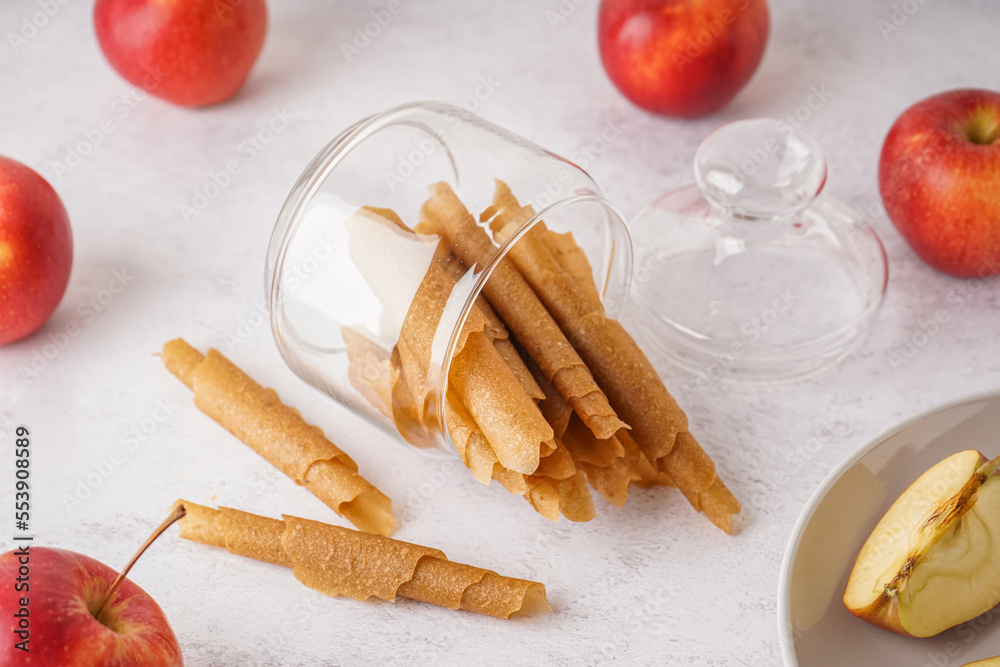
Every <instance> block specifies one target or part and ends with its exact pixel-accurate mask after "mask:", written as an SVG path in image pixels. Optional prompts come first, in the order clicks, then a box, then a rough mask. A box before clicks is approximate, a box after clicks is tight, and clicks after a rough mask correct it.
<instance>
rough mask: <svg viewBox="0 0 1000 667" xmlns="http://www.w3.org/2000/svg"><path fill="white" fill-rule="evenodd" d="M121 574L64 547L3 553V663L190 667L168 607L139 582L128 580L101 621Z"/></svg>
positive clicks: (0, 645) (0, 570)
mask: <svg viewBox="0 0 1000 667" xmlns="http://www.w3.org/2000/svg"><path fill="white" fill-rule="evenodd" d="M116 575H117V573H116V572H115V571H114V570H112V569H111V568H110V567H108V566H107V565H105V564H103V563H101V562H100V561H96V560H94V559H93V558H90V557H88V556H84V555H82V554H78V553H74V552H72V551H65V550H63V549H50V548H46V547H31V548H30V549H28V550H27V553H24V552H20V551H18V550H15V551H9V552H7V553H5V554H0V582H2V585H0V619H2V620H0V664H2V665H24V664H30V665H32V666H35V665H37V666H38V667H168V666H169V667H179V666H180V665H183V664H184V662H183V659H182V658H181V649H180V646H178V644H177V638H176V637H175V636H174V633H173V631H172V630H171V629H170V625H168V624H167V619H166V617H165V616H164V615H163V612H162V611H161V610H160V607H159V606H158V605H157V604H156V602H154V601H153V598H151V597H149V595H148V594H147V593H146V592H145V591H144V590H142V589H141V588H139V587H138V586H137V585H135V584H134V583H132V581H130V580H128V579H125V580H123V581H122V583H121V585H120V586H119V587H118V589H117V590H116V591H115V593H114V595H113V598H112V600H111V601H110V602H109V603H108V605H107V606H106V607H105V608H104V610H103V611H102V612H101V617H100V619H98V618H95V617H94V613H95V612H96V611H97V610H98V607H100V605H101V602H102V601H103V599H104V593H105V592H106V591H107V590H108V588H109V587H110V586H111V584H112V582H113V581H114V579H115V577H116ZM24 610H27V611H24ZM22 642H26V643H22ZM22 648H26V649H28V651H27V652H26V651H24V650H22Z"/></svg>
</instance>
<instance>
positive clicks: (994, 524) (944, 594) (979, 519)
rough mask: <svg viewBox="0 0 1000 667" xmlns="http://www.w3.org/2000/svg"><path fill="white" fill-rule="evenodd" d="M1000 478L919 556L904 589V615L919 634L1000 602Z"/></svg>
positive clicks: (926, 634)
mask: <svg viewBox="0 0 1000 667" xmlns="http://www.w3.org/2000/svg"><path fill="white" fill-rule="evenodd" d="M998 549H1000V478H997V477H991V478H990V479H988V480H986V481H985V482H984V483H983V484H982V486H980V487H979V491H978V492H977V493H976V502H975V504H974V505H973V506H972V507H971V509H969V511H968V512H966V513H965V514H963V515H962V516H961V517H960V518H959V519H957V520H956V521H954V522H953V523H952V525H951V527H950V528H949V529H948V530H947V531H946V532H945V533H944V535H942V536H941V537H940V538H939V539H938V540H937V541H936V542H935V543H934V544H933V546H931V548H930V549H929V550H928V551H927V552H926V553H925V554H924V555H923V556H922V557H921V558H920V559H919V561H918V562H917V564H916V566H915V567H914V568H913V571H912V573H911V574H910V576H909V580H908V582H907V585H906V587H905V588H904V589H903V590H902V591H901V592H900V594H899V618H900V621H901V622H902V624H903V627H904V628H906V630H907V632H909V633H910V634H911V635H913V636H915V637H930V636H932V635H936V634H938V633H939V632H942V631H944V630H947V629H948V628H950V627H952V626H954V625H957V624H959V623H964V622H965V621H969V620H972V619H973V618H975V617H976V616H978V615H979V614H981V613H983V612H984V611H986V610H987V609H991V608H993V607H994V606H995V605H996V604H997V602H1000V557H998V556H1000V551H998Z"/></svg>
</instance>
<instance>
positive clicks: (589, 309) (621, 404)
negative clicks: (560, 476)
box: [490, 187, 740, 533]
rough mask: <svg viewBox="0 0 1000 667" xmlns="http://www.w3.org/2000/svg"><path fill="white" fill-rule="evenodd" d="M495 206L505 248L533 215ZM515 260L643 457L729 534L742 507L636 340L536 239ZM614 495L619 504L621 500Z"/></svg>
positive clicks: (503, 192)
mask: <svg viewBox="0 0 1000 667" xmlns="http://www.w3.org/2000/svg"><path fill="white" fill-rule="evenodd" d="M493 206H494V210H495V211H496V213H495V215H494V216H493V219H492V221H491V223H490V226H491V227H492V228H493V230H494V233H495V234H496V237H497V240H498V242H501V243H502V242H504V241H506V240H507V239H508V238H509V237H510V236H511V235H512V234H513V233H514V232H516V231H517V229H518V228H520V226H521V225H522V224H524V222H525V221H527V220H528V219H530V218H531V217H533V216H534V211H533V210H532V209H531V208H530V207H521V206H520V205H519V204H518V203H517V200H516V199H514V197H513V196H512V195H511V194H510V191H509V190H507V189H505V188H503V187H499V188H498V189H497V198H496V200H495V201H494V205H493ZM510 258H511V259H512V260H513V262H514V264H515V265H516V266H517V270H518V271H520V273H521V274H522V275H523V276H524V277H525V279H526V280H527V281H528V283H529V284H530V285H531V287H532V288H533V289H534V290H535V292H536V293H537V294H538V296H539V298H540V299H541V301H542V302H543V303H544V304H545V307H546V308H548V310H549V312H551V313H552V316H553V317H554V318H555V320H556V322H558V323H559V326H560V328H561V329H562V330H563V331H564V332H565V333H566V337H567V338H568V339H569V340H570V341H571V342H572V344H573V345H574V347H576V349H577V350H578V352H579V353H580V356H581V357H582V358H583V359H584V361H586V363H587V365H588V366H589V368H590V370H591V372H592V373H593V375H594V377H595V378H596V379H597V381H598V383H599V384H600V386H601V387H602V388H603V389H604V390H605V391H606V392H607V395H608V397H609V399H610V401H611V403H612V405H613V407H614V408H615V411H616V412H617V413H618V414H620V415H621V416H622V417H624V418H625V420H626V421H627V422H628V424H629V426H631V427H632V430H631V434H632V436H633V438H634V439H635V441H636V442H637V443H638V445H639V447H640V448H641V449H642V452H643V454H645V456H646V458H647V459H648V460H649V461H650V462H651V463H654V464H655V465H656V467H657V468H658V469H659V470H662V471H663V472H665V473H666V474H667V475H669V477H670V478H671V479H672V480H673V481H674V482H675V483H676V484H677V486H678V487H679V488H680V489H681V491H682V492H683V493H684V496H685V497H686V498H687V499H688V502H690V503H691V505H692V506H693V507H694V508H695V509H697V510H698V511H703V512H705V513H706V514H707V515H708V517H709V519H711V520H712V522H713V523H714V524H715V525H717V526H718V527H719V528H721V529H722V530H724V531H725V532H727V533H728V532H729V531H730V527H731V521H732V515H733V514H734V513H736V512H739V511H740V505H739V503H738V502H737V501H736V499H735V498H734V497H733V496H732V494H731V493H730V492H729V489H727V488H726V486H725V484H723V483H722V481H721V480H720V479H719V477H718V475H716V473H715V464H714V463H713V462H712V460H711V459H710V458H709V456H708V454H706V453H705V451H704V450H703V449H702V448H701V446H700V445H699V444H698V441H697V440H695V438H694V436H692V435H691V433H690V432H689V431H688V422H687V416H686V415H685V414H684V411H683V410H681V409H680V407H679V406H678V405H677V402H676V401H675V400H674V398H673V397H672V396H671V395H670V393H669V392H668V391H667V389H666V387H665V386H664V385H663V382H662V381H661V380H660V377H659V375H657V373H656V371H655V369H654V368H653V365H652V364H651V363H650V362H649V359H648V358H647V357H646V355H645V354H644V353H643V352H642V350H641V349H640V348H639V346H638V345H637V344H636V342H635V340H634V339H633V338H632V336H630V335H629V334H628V332H627V331H625V328H624V327H622V325H621V323H619V322H618V321H616V320H612V319H609V318H607V317H606V316H605V315H604V312H603V311H601V310H598V309H596V308H595V307H594V304H593V303H592V301H591V300H590V299H589V298H588V297H587V295H586V293H585V292H584V291H583V290H582V289H581V288H580V286H579V284H578V283H577V281H576V280H575V279H574V278H573V277H572V276H571V275H569V274H568V273H567V272H566V271H565V270H563V268H562V267H561V266H560V265H559V263H558V262H556V261H555V258H554V257H553V256H552V253H551V252H549V250H548V248H546V247H545V245H543V244H542V243H540V242H539V241H538V239H537V238H536V237H533V236H532V235H531V234H526V235H524V236H523V237H522V238H521V240H520V241H519V242H518V243H516V244H514V246H513V247H512V248H511V251H510ZM636 478H637V479H638V475H637V477H636ZM588 479H591V481H592V482H593V479H592V478H590V477H589V476H588ZM626 488H627V484H626ZM613 497H614V498H615V502H618V501H619V500H620V496H618V495H617V494H613Z"/></svg>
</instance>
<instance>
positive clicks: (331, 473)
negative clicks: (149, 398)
mask: <svg viewBox="0 0 1000 667" xmlns="http://www.w3.org/2000/svg"><path fill="white" fill-rule="evenodd" d="M162 358H163V363H164V365H165V366H166V367H167V369H168V370H169V371H170V372H171V373H173V374H174V375H176V376H177V377H178V378H179V379H180V380H181V381H182V382H183V383H184V384H185V385H187V386H188V388H190V389H191V390H193V391H194V403H195V405H196V406H197V407H198V408H199V409H200V410H201V411H202V412H204V413H205V414H206V415H208V416H209V417H211V418H212V419H214V420H215V421H216V422H218V423H219V424H220V425H221V426H223V427H224V428H225V429H226V430H228V431H229V432H230V433H232V434H233V435H235V436H236V437H237V438H239V439H240V440H241V441H242V442H243V443H244V444H246V445H247V446H249V447H250V448H251V449H253V450H254V451H255V452H257V453H258V454H260V455H261V456H262V457H263V458H264V459H266V460H267V461H268V462H269V463H271V465H273V466H275V467H276V468H278V469H279V470H280V471H281V472H283V473H284V474H285V475H287V476H288V477H290V478H291V479H292V480H293V481H294V482H295V483H296V484H299V485H301V486H305V487H306V488H307V489H308V490H309V491H310V492H311V493H312V494H313V495H315V496H316V497H317V498H319V499H320V500H321V501H323V503H324V504H326V505H327V506H329V507H330V508H331V509H333V511H335V512H336V513H337V514H339V515H340V516H342V517H344V518H346V519H347V520H348V521H350V522H351V523H353V524H354V525H355V526H357V527H358V528H360V529H361V530H364V531H367V532H370V533H376V534H379V535H388V534H389V533H391V532H392V529H393V527H394V526H395V523H396V521H395V519H394V518H393V515H392V503H391V501H390V500H389V498H388V497H387V496H386V495H385V494H384V493H382V492H381V491H379V490H378V489H377V488H375V487H374V486H373V485H372V484H371V483H369V482H368V481H367V480H366V479H365V478H363V477H362V476H361V475H359V474H358V465H357V464H356V463H355V462H354V460H353V459H351V457H350V456H348V455H347V454H345V453H344V452H343V451H341V449H340V448H339V447H337V446H336V445H334V444H333V443H332V442H330V441H329V440H328V439H327V438H326V436H325V435H324V434H323V431H322V429H320V428H319V427H318V426H314V425H311V424H309V423H308V422H306V421H305V419H303V418H302V415H301V414H300V413H299V411H298V410H296V409H294V408H292V407H289V406H287V405H285V404H284V403H282V402H281V399H279V398H278V394H277V392H275V391H274V390H273V389H266V388H264V387H262V386H261V385H260V384H258V383H257V382H255V381H254V380H253V379H252V378H251V377H250V376H248V375H247V374H246V373H244V372H243V371H242V370H240V369H239V368H238V367H237V366H236V365H235V364H233V363H232V362H231V361H229V360H228V359H226V357H224V356H223V355H222V354H221V353H220V352H218V351H217V350H214V349H211V350H209V351H208V354H207V355H202V354H201V353H200V352H199V351H198V350H196V349H195V348H193V347H191V346H190V345H188V344H187V342H185V341H184V340H183V339H180V338H178V339H176V340H172V341H170V342H169V343H167V344H166V345H164V346H163V352H162Z"/></svg>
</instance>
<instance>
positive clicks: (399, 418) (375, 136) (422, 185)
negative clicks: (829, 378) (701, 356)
mask: <svg viewBox="0 0 1000 667" xmlns="http://www.w3.org/2000/svg"><path fill="white" fill-rule="evenodd" d="M504 188H509V191H510V194H512V195H513V197H515V198H516V200H517V201H518V202H519V203H520V204H521V205H522V206H529V205H530V207H531V210H532V212H533V213H534V215H532V216H530V217H527V218H526V219H524V221H523V224H520V225H519V227H518V229H517V230H516V231H515V232H513V233H512V234H511V233H510V230H507V233H506V234H505V235H504V237H503V238H499V237H498V241H497V242H496V243H495V244H491V245H489V246H488V247H487V248H485V249H484V252H483V253H482V254H480V256H479V260H480V261H477V262H474V263H471V264H470V263H469V262H465V263H462V262H457V261H454V260H453V259H452V258H451V257H450V255H449V254H448V253H447V252H444V253H442V252H441V246H440V243H439V241H440V240H441V238H440V236H439V235H438V234H437V233H436V230H435V229H434V227H433V225H430V224H429V222H428V220H427V217H428V207H429V206H431V207H433V204H434V202H433V201H432V200H433V198H434V197H435V196H438V195H441V196H445V195H447V194H448V193H453V194H454V196H455V197H457V202H458V203H457V204H456V207H464V210H466V211H468V213H469V214H471V215H472V216H473V217H474V218H475V220H476V221H477V223H478V224H477V225H475V226H476V227H477V228H478V229H480V230H484V228H486V229H488V227H487V223H486V221H485V218H484V217H483V214H484V213H485V212H487V211H488V210H489V209H490V208H491V207H493V206H494V204H495V199H496V197H497V195H498V192H503V191H504V190H503V189H504ZM542 218H544V219H545V224H546V225H547V227H548V229H550V230H552V232H554V233H555V232H570V231H571V232H572V233H573V236H574V238H575V239H576V242H577V243H578V244H579V245H580V247H582V249H583V250H584V251H585V253H586V256H587V258H588V259H589V265H590V267H591V271H592V274H593V279H594V283H595V285H596V287H597V290H598V292H599V294H600V298H601V300H602V301H603V303H604V307H605V310H606V312H607V313H608V314H609V315H610V316H613V317H617V316H619V315H620V314H621V312H622V309H623V308H624V305H625V302H626V299H627V296H628V290H629V285H630V281H631V269H632V247H631V243H630V240H629V236H628V231H627V227H626V225H625V223H624V221H623V219H622V217H621V215H620V214H619V213H618V212H617V211H616V210H615V208H614V207H613V206H612V205H611V204H610V203H608V202H607V201H606V200H605V199H603V198H602V196H601V193H600V190H599V189H598V188H597V186H596V185H595V184H594V182H593V181H592V180H591V178H590V177H589V176H588V175H587V174H586V173H585V172H583V171H582V170H581V169H580V168H579V167H577V166H575V165H573V164H571V163H569V162H567V161H566V160H563V159H562V158H560V157H558V156H556V155H553V154H552V153H549V152H547V151H545V150H543V149H542V148H540V147H538V146H536V145H534V144H532V143H531V142H529V141H526V140H525V139H522V138H521V137H518V136H516V135H514V134H512V133H510V132H508V131H506V130H504V129H502V128H500V127H497V126H496V125H493V124H491V123H489V122H487V121H485V120H483V119H482V118H479V117H477V116H475V115H473V114H471V113H469V112H467V111H465V110H463V109H460V108H458V107H455V106H452V105H449V104H443V103H434V102H423V103H414V104H407V105H404V106H401V107H397V108H394V109H391V110H389V111H386V112H384V113H380V114H377V115H375V116H372V117H370V118H367V119H364V120H362V121H360V122H358V123H356V124H355V125H353V126H352V127H350V128H348V129H347V130H345V131H344V132H343V133H342V134H341V135H340V136H338V137H337V138H335V139H334V140H333V141H331V142H330V143H329V144H328V145H327V146H326V147H325V148H324V149H323V150H322V151H321V152H320V153H319V155H317V156H316V157H315V159H313V161H312V162H311V163H310V164H309V166H308V167H307V168H306V170H305V172H304V173H303V174H302V176H301V177H300V179H299V181H298V182H297V183H296V185H295V187H294V188H293V190H292V192H291V194H290V195H289V197H288V200H287V201H286V203H285V206H284V208H283V209H282V211H281V214H280V216H279V218H278V222H277V225H276V227H275V229H274V233H273V236H272V238H271V243H270V246H269V249H268V255H267V269H266V278H265V280H266V285H265V288H266V291H267V294H268V295H269V305H270V317H271V328H272V331H273V334H274V338H275V341H276V342H277V345H278V348H279V350H280V351H281V354H282V356H283V357H284V359H285V361H286V363H287V364H288V365H289V366H290V367H291V368H292V370H293V371H294V372H295V373H296V374H298V375H299V376H300V377H302V378H303V379H304V380H306V381H307V382H309V383H311V384H313V385H314V386H316V387H317V388H319V389H320V390H322V391H324V392H326V393H327V394H329V395H330V396H332V397H333V398H334V399H336V400H337V401H339V402H340V403H342V404H344V405H346V406H347V407H349V408H350V409H351V410H353V411H355V412H357V413H359V414H362V415H364V416H366V417H367V418H368V419H370V420H371V421H373V422H374V423H376V424H378V425H379V426H381V427H383V428H384V429H386V430H388V431H389V432H391V433H394V434H399V435H401V436H402V438H403V439H405V440H406V441H408V442H410V443H411V444H413V445H416V446H418V447H421V448H435V447H436V448H442V449H446V450H454V445H453V443H452V439H451V434H450V433H449V429H448V424H447V423H446V419H445V418H444V415H445V396H446V394H447V391H448V376H449V373H448V370H449V365H450V364H451V362H452V353H453V351H454V350H455V349H456V346H457V345H459V344H460V343H459V338H460V334H461V332H462V328H463V323H464V322H465V321H466V318H467V317H468V316H469V313H470V310H471V309H472V308H473V304H474V302H475V301H476V298H477V296H478V295H479V293H480V290H482V288H483V285H484V283H485V282H486V280H487V279H488V278H489V277H490V275H491V273H492V272H493V271H494V269H495V268H496V267H497V265H498V263H499V262H500V260H501V258H503V257H505V256H506V255H507V253H508V251H509V250H510V248H511V247H512V246H513V245H514V244H516V243H518V241H519V239H521V238H522V235H523V234H524V233H526V232H527V231H528V230H529V229H531V228H532V227H533V226H534V225H535V224H536V223H537V222H538V221H539V220H541V219H542ZM481 220H482V221H481ZM487 233H489V232H487ZM427 303H434V304H436V305H435V307H433V308H432V307H427V306H426V304H427ZM404 323H406V327H407V328H411V327H416V328H418V329H419V330H420V332H421V333H422V335H423V336H424V338H423V340H422V341H421V342H419V343H414V341H413V340H410V338H409V337H408V336H407V335H405V333H404V335H403V336H402V338H401V332H404ZM407 355H409V359H410V360H411V362H412V359H413V358H419V361H420V363H421V367H420V370H419V372H418V373H417V374H416V375H410V376H409V377H410V378H413V377H416V378H417V379H416V380H410V381H411V382H415V383H416V384H419V385H420V386H419V387H415V388H411V389H412V391H410V392H409V395H408V396H407V397H403V396H402V395H401V394H400V393H399V392H397V391H395V390H394V387H398V385H399V384H400V382H399V379H400V377H401V368H402V366H403V365H404V364H406V363H408V357H407ZM414 396H415V397H416V399H415V404H414Z"/></svg>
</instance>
